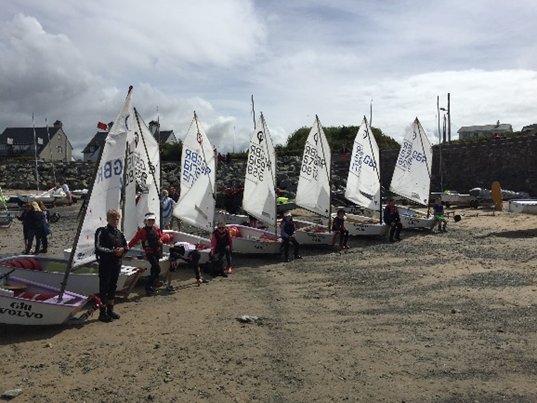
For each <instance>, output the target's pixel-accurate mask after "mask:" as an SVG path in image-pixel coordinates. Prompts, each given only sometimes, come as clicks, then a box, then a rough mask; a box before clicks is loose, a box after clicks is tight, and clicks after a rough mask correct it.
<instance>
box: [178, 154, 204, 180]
mask: <svg viewBox="0 0 537 403" xmlns="http://www.w3.org/2000/svg"><path fill="white" fill-rule="evenodd" d="M181 171H182V172H181V175H182V177H183V182H185V183H188V184H190V185H193V184H194V182H195V181H196V179H198V178H199V177H200V175H209V174H210V173H211V168H209V167H208V166H207V163H206V162H205V159H204V158H203V156H202V155H201V154H198V153H197V152H195V151H193V150H191V149H188V148H187V149H185V152H184V154H183V168H182V170H181Z"/></svg>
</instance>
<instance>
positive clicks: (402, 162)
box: [397, 140, 427, 171]
mask: <svg viewBox="0 0 537 403" xmlns="http://www.w3.org/2000/svg"><path fill="white" fill-rule="evenodd" d="M413 161H416V162H419V163H425V162H427V157H426V156H425V155H424V154H423V153H420V152H418V151H416V150H412V143H410V142H409V141H406V140H403V145H402V146H401V151H400V152H399V157H398V159H397V166H398V167H399V168H402V169H403V170H405V171H410V169H411V168H412V162H413Z"/></svg>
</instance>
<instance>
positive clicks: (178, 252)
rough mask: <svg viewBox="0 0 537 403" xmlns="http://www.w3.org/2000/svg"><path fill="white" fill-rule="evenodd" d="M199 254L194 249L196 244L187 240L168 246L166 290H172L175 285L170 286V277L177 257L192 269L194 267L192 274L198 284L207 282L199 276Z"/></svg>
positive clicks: (177, 259)
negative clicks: (168, 268) (168, 260)
mask: <svg viewBox="0 0 537 403" xmlns="http://www.w3.org/2000/svg"><path fill="white" fill-rule="evenodd" d="M200 257H201V254H200V253H199V251H198V250H196V245H194V244H191V243H188V242H176V243H174V244H173V246H172V247H171V248H170V257H169V259H170V270H169V271H168V287H167V288H166V291H169V292H173V291H175V287H173V286H172V277H173V272H175V269H176V267H177V265H178V263H179V259H182V260H184V261H185V262H187V263H188V265H189V266H190V267H192V269H194V276H196V281H197V282H198V286H200V285H201V284H202V283H208V281H207V280H204V279H203V277H202V276H201V269H200V267H199V262H200Z"/></svg>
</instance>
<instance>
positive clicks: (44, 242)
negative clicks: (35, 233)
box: [37, 201, 51, 253]
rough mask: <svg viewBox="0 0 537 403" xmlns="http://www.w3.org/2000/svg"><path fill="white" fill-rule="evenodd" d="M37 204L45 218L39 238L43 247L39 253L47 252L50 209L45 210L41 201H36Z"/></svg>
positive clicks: (49, 232)
mask: <svg viewBox="0 0 537 403" xmlns="http://www.w3.org/2000/svg"><path fill="white" fill-rule="evenodd" d="M37 204H38V205H39V208H40V209H41V211H42V212H43V218H44V220H45V223H44V226H43V238H41V243H42V245H43V248H42V249H41V250H40V251H39V253H47V252H48V250H47V249H48V236H49V235H50V234H51V231H50V227H49V225H48V223H49V220H50V211H48V210H47V207H46V206H45V203H43V202H42V201H39V202H37Z"/></svg>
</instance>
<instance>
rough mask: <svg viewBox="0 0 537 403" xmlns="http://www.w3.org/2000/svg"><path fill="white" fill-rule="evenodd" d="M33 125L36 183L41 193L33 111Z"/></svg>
mask: <svg viewBox="0 0 537 403" xmlns="http://www.w3.org/2000/svg"><path fill="white" fill-rule="evenodd" d="M32 127H33V129H34V157H35V183H36V186H37V193H39V171H38V169H37V133H36V131H35V120H34V114H33V112H32Z"/></svg>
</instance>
